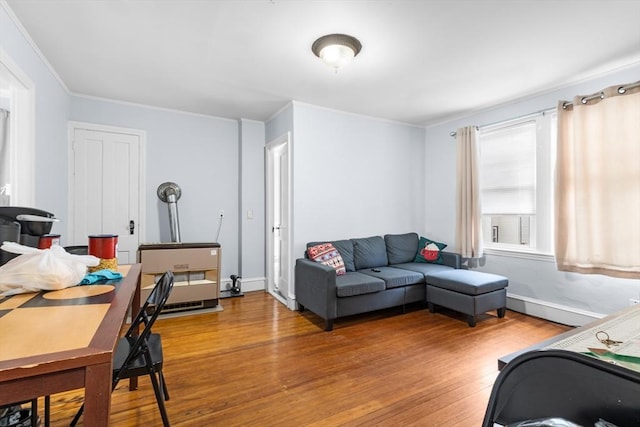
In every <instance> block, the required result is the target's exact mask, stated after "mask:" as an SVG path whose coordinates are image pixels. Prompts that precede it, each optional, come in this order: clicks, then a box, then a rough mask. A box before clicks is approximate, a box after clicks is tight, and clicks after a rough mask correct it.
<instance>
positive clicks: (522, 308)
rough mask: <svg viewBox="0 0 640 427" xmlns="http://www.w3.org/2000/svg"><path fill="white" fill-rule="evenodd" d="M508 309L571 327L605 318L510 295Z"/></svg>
mask: <svg viewBox="0 0 640 427" xmlns="http://www.w3.org/2000/svg"><path fill="white" fill-rule="evenodd" d="M507 308H508V309H509V310H513V311H517V312H519V313H524V314H527V315H530V316H535V317H540V318H542V319H546V320H550V321H552V322H556V323H560V324H563V325H569V326H582V325H585V324H587V323H589V322H592V321H594V320H597V319H601V318H603V317H605V315H604V314H599V313H593V312H591V311H586V310H580V309H577V308H573V307H568V306H566V305H560V304H556V303H552V302H548V301H542V300H539V299H535V298H530V297H525V296H522V295H514V294H509V293H508V294H507Z"/></svg>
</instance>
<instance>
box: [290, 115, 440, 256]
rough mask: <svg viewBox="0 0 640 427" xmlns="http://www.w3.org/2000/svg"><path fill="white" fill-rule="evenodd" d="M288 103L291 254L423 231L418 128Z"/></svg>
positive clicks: (422, 167)
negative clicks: (320, 244) (320, 243)
mask: <svg viewBox="0 0 640 427" xmlns="http://www.w3.org/2000/svg"><path fill="white" fill-rule="evenodd" d="M293 108H294V112H293V118H294V120H293V126H294V130H293V143H292V148H293V165H294V166H293V168H294V171H293V201H292V202H293V212H294V214H293V215H294V218H293V230H294V236H293V242H292V243H293V255H294V258H299V257H301V256H302V255H303V253H304V250H305V244H306V242H309V241H314V240H316V241H317V240H336V239H348V238H353V237H368V236H373V235H384V234H387V233H404V232H409V231H415V232H418V233H422V232H424V231H425V222H424V206H425V177H427V176H428V174H429V170H428V169H426V168H425V165H424V162H423V158H424V129H422V128H418V127H414V126H409V125H404V124H398V123H392V122H388V121H383V120H377V119H372V118H367V117H362V116H357V115H353V114H348V113H343V112H339V111H334V110H328V109H323V108H320V107H315V106H312V105H307V104H301V103H294V104H293Z"/></svg>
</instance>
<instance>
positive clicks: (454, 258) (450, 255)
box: [441, 251, 462, 268]
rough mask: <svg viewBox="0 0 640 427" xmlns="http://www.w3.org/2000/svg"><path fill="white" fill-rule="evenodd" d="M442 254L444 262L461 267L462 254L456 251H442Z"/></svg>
mask: <svg viewBox="0 0 640 427" xmlns="http://www.w3.org/2000/svg"><path fill="white" fill-rule="evenodd" d="M441 255H442V263H443V264H444V265H448V266H449V267H453V268H460V265H461V264H462V257H461V256H460V254H458V253H455V252H446V251H442V252H441Z"/></svg>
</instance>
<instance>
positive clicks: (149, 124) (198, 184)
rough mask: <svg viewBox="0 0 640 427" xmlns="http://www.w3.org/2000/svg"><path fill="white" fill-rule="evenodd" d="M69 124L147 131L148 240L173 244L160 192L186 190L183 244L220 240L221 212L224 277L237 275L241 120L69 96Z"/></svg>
mask: <svg viewBox="0 0 640 427" xmlns="http://www.w3.org/2000/svg"><path fill="white" fill-rule="evenodd" d="M70 120H74V121H80V122H90V123H97V124H101V125H109V126H118V127H126V128H133V129H141V130H144V131H146V132H147V145H146V166H145V167H146V177H145V182H146V189H145V191H144V195H143V197H145V201H146V209H147V211H146V216H145V218H144V222H145V223H144V224H141V226H142V227H143V228H144V230H145V236H146V241H147V242H168V241H170V240H171V239H170V233H169V219H168V208H167V204H166V203H164V202H162V201H161V200H160V199H159V198H158V196H157V194H156V190H157V188H158V186H159V185H160V184H162V183H163V182H166V181H172V182H175V183H177V184H178V185H179V186H180V188H181V189H182V197H181V198H180V200H179V201H178V215H179V218H180V234H181V238H182V241H183V242H212V241H215V240H216V234H217V229H218V224H219V220H220V218H219V212H220V210H224V213H225V215H224V220H223V225H222V230H221V233H220V239H219V240H218V241H219V243H220V244H221V245H222V277H223V278H227V277H229V275H231V274H237V273H238V245H239V223H238V218H239V210H238V208H239V181H238V180H239V169H240V163H239V160H238V159H239V142H238V122H237V121H235V120H229V119H220V118H215V117H208V116H201V115H195V114H188V113H181V112H175V111H168V110H161V109H154V108H148V107H143V106H137V105H131V104H125V103H119V102H110V101H105V100H98V99H92V98H85V97H78V96H72V97H71V114H70Z"/></svg>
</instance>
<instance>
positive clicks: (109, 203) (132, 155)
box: [67, 122, 145, 264]
mask: <svg viewBox="0 0 640 427" xmlns="http://www.w3.org/2000/svg"><path fill="white" fill-rule="evenodd" d="M69 139H70V141H69V142H70V150H69V153H70V159H69V165H70V168H69V185H70V189H69V195H70V197H69V203H70V205H69V230H68V236H69V241H68V243H67V244H68V245H86V244H87V236H89V235H92V234H116V235H118V263H119V264H133V263H135V262H136V254H137V250H138V246H139V245H140V242H142V241H144V235H143V232H142V231H143V227H142V226H141V225H142V224H141V221H140V219H141V218H144V203H143V200H144V191H143V182H142V176H144V175H143V171H142V164H143V163H142V159H143V158H144V156H143V147H144V139H145V132H144V131H139V130H133V129H123V128H115V127H111V126H101V125H95V124H90V123H78V122H71V123H70V124H69Z"/></svg>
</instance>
